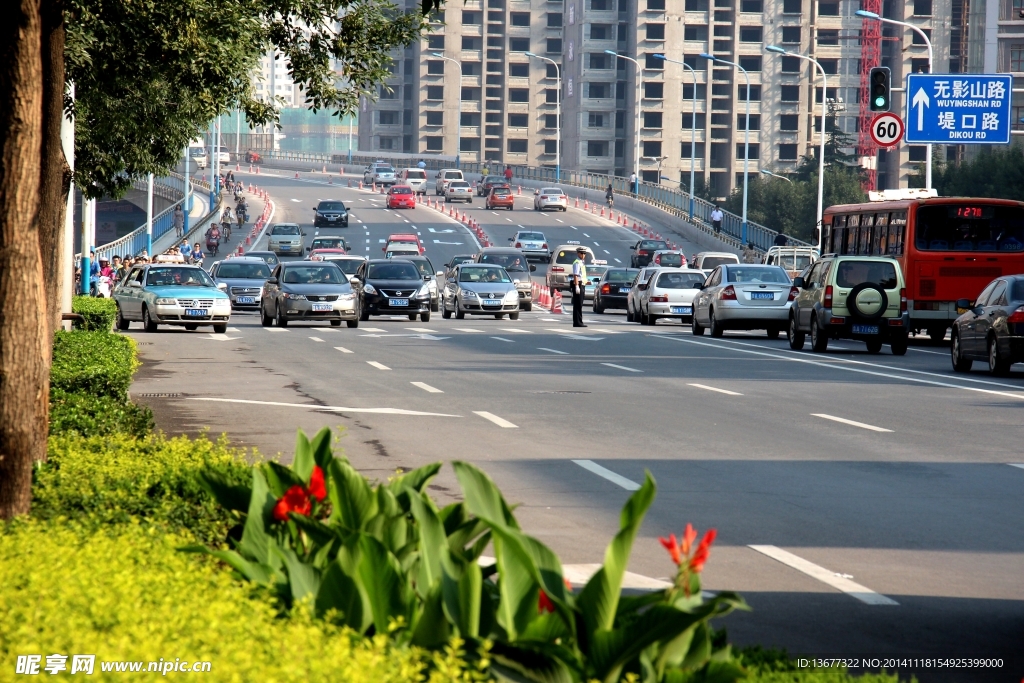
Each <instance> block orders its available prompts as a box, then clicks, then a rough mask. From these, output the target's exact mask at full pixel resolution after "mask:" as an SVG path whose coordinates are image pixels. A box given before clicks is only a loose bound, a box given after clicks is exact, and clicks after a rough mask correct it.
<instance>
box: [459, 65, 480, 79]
mask: <svg viewBox="0 0 1024 683" xmlns="http://www.w3.org/2000/svg"><path fill="white" fill-rule="evenodd" d="M462 75H463V76H479V75H480V62H463V63H462Z"/></svg>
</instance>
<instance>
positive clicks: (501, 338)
mask: <svg viewBox="0 0 1024 683" xmlns="http://www.w3.org/2000/svg"><path fill="white" fill-rule="evenodd" d="M491 339H497V340H498V341H503V342H511V341H512V340H511V339H505V338H504V337H491Z"/></svg>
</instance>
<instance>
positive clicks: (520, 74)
mask: <svg viewBox="0 0 1024 683" xmlns="http://www.w3.org/2000/svg"><path fill="white" fill-rule="evenodd" d="M508 75H509V76H511V77H512V78H529V76H530V65H529V64H516V63H514V62H512V63H510V64H509V65H508Z"/></svg>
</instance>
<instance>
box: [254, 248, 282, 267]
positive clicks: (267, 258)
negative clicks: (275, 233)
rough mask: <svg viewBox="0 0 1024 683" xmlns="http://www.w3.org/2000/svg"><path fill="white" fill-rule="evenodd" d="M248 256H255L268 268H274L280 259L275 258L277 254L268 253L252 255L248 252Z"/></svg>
mask: <svg viewBox="0 0 1024 683" xmlns="http://www.w3.org/2000/svg"><path fill="white" fill-rule="evenodd" d="M249 256H256V257H257V258H261V259H263V261H264V262H265V263H266V264H267V265H270V266H276V265H277V264H278V263H280V259H278V258H277V254H275V253H273V252H270V251H265V252H263V253H262V254H253V253H252V252H249Z"/></svg>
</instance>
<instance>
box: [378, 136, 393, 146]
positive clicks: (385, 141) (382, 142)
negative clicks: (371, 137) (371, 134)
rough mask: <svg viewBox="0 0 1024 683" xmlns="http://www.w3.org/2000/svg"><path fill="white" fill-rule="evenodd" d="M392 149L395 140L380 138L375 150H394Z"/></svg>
mask: <svg viewBox="0 0 1024 683" xmlns="http://www.w3.org/2000/svg"><path fill="white" fill-rule="evenodd" d="M394 148H395V139H394V138H386V137H383V136H381V138H380V146H379V147H378V148H377V149H394Z"/></svg>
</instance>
